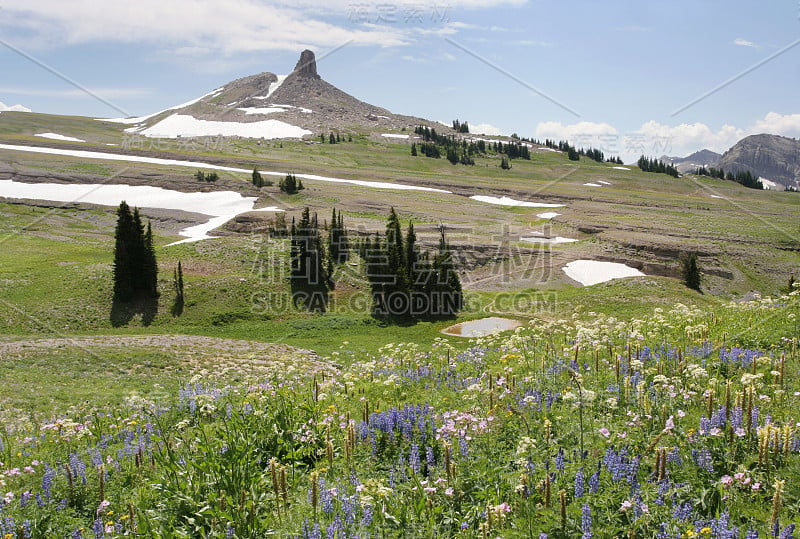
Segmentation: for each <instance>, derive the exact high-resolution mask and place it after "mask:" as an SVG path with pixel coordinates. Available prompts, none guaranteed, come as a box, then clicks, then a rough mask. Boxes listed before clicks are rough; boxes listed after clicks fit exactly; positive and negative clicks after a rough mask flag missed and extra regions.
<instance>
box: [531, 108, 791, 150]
mask: <svg viewBox="0 0 800 539" xmlns="http://www.w3.org/2000/svg"><path fill="white" fill-rule="evenodd" d="M761 133H769V134H773V135H783V136H786V137H800V114H787V115H782V114H779V113H777V112H770V113H768V114H766V115H765V116H764V118H762V119H760V120H757V121H756V122H754V123H753V124H752V125H750V126H748V127H745V128H741V127H736V126H733V125H727V124H726V125H723V126H722V127H720V128H719V129H716V130H715V129H712V128H711V127H709V126H708V125H706V124H704V123H699V122H696V123H693V124H685V123H684V124H679V125H674V126H671V125H665V124H661V123H659V122H656V121H655V120H650V121H648V122H645V123H643V124H642V125H641V126H640V127H639V128H638V129H636V130H633V131H629V132H626V133H621V132H619V131H618V130H617V129H616V128H615V127H614V126H612V125H610V124H607V123H597V122H586V121H585V122H578V123H575V124H568V125H564V124H562V123H560V122H541V123H539V124H538V125H537V126H536V138H537V139H539V140H542V141H543V140H544V139H548V138H549V139H554V140H556V141H558V140H568V141H570V143H572V144H574V145H575V146H578V147H589V146H592V147H595V148H599V149H601V150H602V151H603V152H604V153H606V154H607V155H620V156H621V157H622V158H623V160H624V161H625V162H626V163H630V162H632V161H635V160H636V159H637V158H638V157H639V156H640V155H642V154H644V155H650V156H655V157H660V156H662V155H670V156H676V157H684V156H687V155H689V154H691V153H694V152H696V151H698V150H702V149H709V150H712V151H715V152H718V153H724V152H725V151H726V150H728V149H730V147H731V146H733V145H734V144H736V143H737V142H738V141H739V140H741V139H743V138H744V137H746V136H748V135H757V134H761Z"/></svg>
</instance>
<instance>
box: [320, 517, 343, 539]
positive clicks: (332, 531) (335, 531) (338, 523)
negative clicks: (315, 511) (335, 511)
mask: <svg viewBox="0 0 800 539" xmlns="http://www.w3.org/2000/svg"><path fill="white" fill-rule="evenodd" d="M343 533H344V527H343V526H342V519H341V518H339V515H336V518H335V519H334V520H333V522H331V523H330V524H329V525H328V528H327V529H326V530H325V537H326V538H327V539H336V537H341V536H342V534H343Z"/></svg>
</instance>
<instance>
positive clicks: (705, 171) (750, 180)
mask: <svg viewBox="0 0 800 539" xmlns="http://www.w3.org/2000/svg"><path fill="white" fill-rule="evenodd" d="M694 173H695V174H697V175H698V176H709V177H711V178H719V179H720V180H729V181H732V182H736V183H740V184H742V185H744V186H745V187H749V188H750V189H763V188H764V186H763V185H762V183H761V180H759V179H758V177H757V176H754V175H753V174H752V173H751V172H750V171H749V170H744V171H742V170H737V171H736V172H735V173H734V172H731V171H730V170H729V171H728V172H727V173H726V172H725V171H724V170H723V169H721V168H714V167H709V168H706V167H704V166H703V167H700V168H698V169H695V171H694Z"/></svg>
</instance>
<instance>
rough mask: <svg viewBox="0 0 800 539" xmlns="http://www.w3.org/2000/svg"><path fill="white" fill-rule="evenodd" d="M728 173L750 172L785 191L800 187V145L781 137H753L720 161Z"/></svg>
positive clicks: (747, 138) (738, 143) (740, 143)
mask: <svg viewBox="0 0 800 539" xmlns="http://www.w3.org/2000/svg"><path fill="white" fill-rule="evenodd" d="M718 166H720V167H722V169H723V170H725V171H726V172H727V171H729V170H731V171H736V170H743V171H744V170H749V171H750V172H752V173H753V174H755V175H757V176H759V177H761V178H766V179H767V180H770V181H772V182H775V183H777V184H780V185H781V186H786V187H794V188H797V187H800V141H799V140H797V139H792V138H788V137H781V136H779V135H751V136H749V137H745V138H743V139H742V140H740V141H739V142H737V143H736V144H735V145H734V146H733V147H732V148H731V149H730V150H728V151H727V152H725V154H723V156H722V157H721V158H720V160H719V163H718Z"/></svg>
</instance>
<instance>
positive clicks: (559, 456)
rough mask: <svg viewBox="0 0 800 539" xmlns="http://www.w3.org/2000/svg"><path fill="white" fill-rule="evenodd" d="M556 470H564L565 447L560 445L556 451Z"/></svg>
mask: <svg viewBox="0 0 800 539" xmlns="http://www.w3.org/2000/svg"><path fill="white" fill-rule="evenodd" d="M556 470H558V471H559V472H562V471H564V449H563V448H561V447H559V448H558V453H556Z"/></svg>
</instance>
